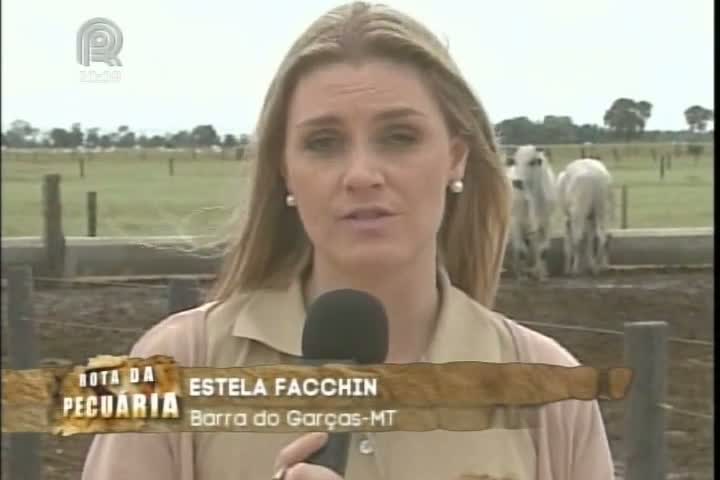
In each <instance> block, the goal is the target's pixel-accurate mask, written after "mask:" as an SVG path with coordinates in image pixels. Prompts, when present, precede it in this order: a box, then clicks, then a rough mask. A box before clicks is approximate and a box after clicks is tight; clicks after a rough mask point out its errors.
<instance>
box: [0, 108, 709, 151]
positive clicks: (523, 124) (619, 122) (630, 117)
mask: <svg viewBox="0 0 720 480" xmlns="http://www.w3.org/2000/svg"><path fill="white" fill-rule="evenodd" d="M652 109H653V105H652V104H651V103H650V102H648V101H646V100H639V101H638V100H633V99H631V98H618V99H617V100H615V101H614V102H613V103H612V104H611V105H610V108H608V109H607V110H606V111H605V114H604V116H603V124H602V125H595V124H583V125H576V124H575V123H573V121H572V118H571V117H568V116H557V115H547V116H545V118H544V119H543V120H542V121H539V122H536V121H532V120H530V119H529V118H528V117H515V118H510V119H506V120H503V121H501V122H499V123H498V124H496V130H497V132H498V134H499V135H500V138H501V141H502V143H503V144H511V145H522V144H579V143H587V142H589V143H612V142H630V141H633V140H643V141H648V142H668V141H697V140H700V139H705V137H707V140H711V139H712V134H711V133H708V132H707V128H708V124H709V122H712V121H714V119H715V118H714V112H713V111H712V110H710V109H707V108H705V107H702V106H700V105H692V106H690V107H688V108H687V109H686V110H685V111H684V112H683V114H684V117H685V122H686V123H687V125H688V129H687V130H685V131H680V132H674V131H646V130H645V125H646V124H647V121H648V120H649V119H650V117H651V116H652ZM0 134H1V135H2V145H3V146H7V147H10V148H38V147H40V148H42V147H48V148H50V147H53V148H77V147H79V146H84V147H86V148H96V147H100V148H110V147H118V148H132V147H137V146H139V147H143V148H158V147H166V148H198V147H209V146H213V145H217V146H222V147H225V148H235V147H239V148H244V147H245V145H247V143H248V142H249V140H250V137H249V135H247V134H240V135H238V136H235V135H232V134H227V135H225V136H223V137H222V138H220V136H219V135H218V133H217V132H216V131H215V128H214V127H213V126H212V125H198V126H196V127H194V128H193V129H192V130H181V131H179V132H175V133H168V134H166V135H152V136H148V135H143V134H140V135H138V134H136V133H135V132H133V131H132V130H130V128H129V127H128V126H127V125H121V126H120V127H118V129H117V130H116V131H114V132H105V133H102V134H101V133H100V129H98V128H89V129H86V130H83V128H82V126H81V124H80V123H74V124H72V126H71V127H70V129H64V128H53V129H51V130H50V131H46V132H41V131H40V130H39V129H37V128H34V127H33V126H32V125H31V124H30V123H29V122H27V121H25V120H15V121H14V122H12V124H11V125H10V128H9V129H8V130H7V131H5V132H0Z"/></svg>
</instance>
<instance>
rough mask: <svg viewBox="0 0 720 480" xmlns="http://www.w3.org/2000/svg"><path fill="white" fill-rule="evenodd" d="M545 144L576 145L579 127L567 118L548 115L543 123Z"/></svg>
mask: <svg viewBox="0 0 720 480" xmlns="http://www.w3.org/2000/svg"><path fill="white" fill-rule="evenodd" d="M542 135H543V137H544V141H543V143H576V142H577V127H576V126H575V125H574V124H573V122H572V118H570V117H567V116H555V115H546V116H545V118H544V119H543V123H542Z"/></svg>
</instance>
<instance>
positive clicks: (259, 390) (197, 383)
mask: <svg viewBox="0 0 720 480" xmlns="http://www.w3.org/2000/svg"><path fill="white" fill-rule="evenodd" d="M188 386H189V392H188V395H189V396H191V397H217V396H220V397H376V396H377V395H378V380H377V378H365V377H363V378H352V377H347V378H330V377H326V378H302V379H298V378H286V377H278V378H274V379H263V378H241V377H217V378H190V379H189V384H188Z"/></svg>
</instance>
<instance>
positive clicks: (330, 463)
mask: <svg viewBox="0 0 720 480" xmlns="http://www.w3.org/2000/svg"><path fill="white" fill-rule="evenodd" d="M350 439H351V437H350V432H337V433H331V434H330V436H329V438H328V441H327V443H326V444H325V445H324V446H323V447H322V448H321V449H320V450H318V451H316V452H315V453H313V454H312V455H310V457H308V458H307V459H306V460H305V463H310V464H312V465H320V466H322V467H327V468H329V469H330V470H332V471H333V472H335V473H337V474H338V475H340V476H341V477H342V476H344V475H345V470H346V469H347V461H348V454H349V452H350Z"/></svg>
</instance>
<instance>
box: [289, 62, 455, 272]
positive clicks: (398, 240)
mask: <svg viewBox="0 0 720 480" xmlns="http://www.w3.org/2000/svg"><path fill="white" fill-rule="evenodd" d="M288 107H289V111H288V117H287V138H286V142H285V164H284V176H285V179H286V184H287V188H288V191H289V192H290V193H291V194H293V195H294V196H295V199H296V202H297V208H298V210H299V214H300V218H301V220H302V223H303V225H304V228H305V231H306V232H307V234H308V236H309V238H310V240H311V242H312V244H313V247H314V250H315V255H316V257H317V256H321V257H322V258H323V259H324V260H326V261H328V262H330V263H332V264H334V265H336V266H338V267H340V268H343V269H346V268H349V269H352V268H364V267H367V266H372V267H383V266H385V267H388V266H390V267H392V266H395V267H397V266H401V265H403V264H407V263H409V262H412V261H415V260H418V259H420V258H423V255H431V256H432V259H433V261H434V258H435V252H436V238H437V232H438V230H439V228H440V223H441V220H442V217H443V210H444V207H445V192H446V189H447V186H448V184H449V183H450V182H451V181H453V180H457V179H461V178H462V177H463V173H464V169H465V157H466V156H467V147H466V144H465V143H464V142H462V141H461V140H459V139H457V138H452V137H451V136H450V133H449V132H448V129H447V127H446V124H445V121H444V118H443V115H442V113H441V110H440V108H439V107H438V105H437V103H436V101H435V99H434V97H433V96H432V94H431V93H430V91H429V90H428V88H427V86H426V85H425V83H423V81H422V80H421V77H420V76H419V74H418V72H417V71H416V70H415V69H414V68H412V67H410V66H406V65H401V64H397V63H392V62H388V61H383V60H368V61H367V62H364V63H361V64H356V65H351V64H345V63H338V64H331V65H328V66H324V67H321V68H318V69H316V70H313V71H311V72H309V73H307V74H306V75H304V76H303V77H301V79H300V80H299V82H298V84H297V86H296V89H295V91H294V93H293V96H292V98H291V99H290V103H289V106H288Z"/></svg>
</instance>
